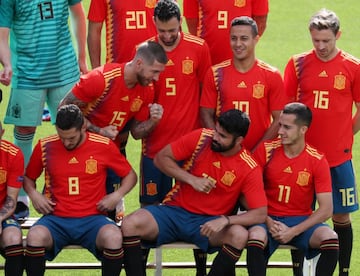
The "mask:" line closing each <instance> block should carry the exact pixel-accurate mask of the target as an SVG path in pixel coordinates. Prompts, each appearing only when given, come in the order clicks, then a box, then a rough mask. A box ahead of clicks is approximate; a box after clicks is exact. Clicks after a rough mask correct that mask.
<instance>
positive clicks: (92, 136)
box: [89, 132, 110, 145]
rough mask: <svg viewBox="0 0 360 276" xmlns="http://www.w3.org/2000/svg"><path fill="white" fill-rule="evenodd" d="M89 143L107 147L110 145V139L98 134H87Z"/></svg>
mask: <svg viewBox="0 0 360 276" xmlns="http://www.w3.org/2000/svg"><path fill="white" fill-rule="evenodd" d="M89 141H92V142H97V143H102V144H106V145H108V144H109V143H110V139H109V138H107V137H105V136H102V135H100V134H96V133H92V132H89Z"/></svg>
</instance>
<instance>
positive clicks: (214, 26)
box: [183, 0, 269, 64]
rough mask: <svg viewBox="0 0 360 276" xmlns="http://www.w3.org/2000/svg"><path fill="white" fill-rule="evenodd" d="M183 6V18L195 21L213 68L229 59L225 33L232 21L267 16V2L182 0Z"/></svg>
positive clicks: (227, 31) (229, 52)
mask: <svg viewBox="0 0 360 276" xmlns="http://www.w3.org/2000/svg"><path fill="white" fill-rule="evenodd" d="M183 3H184V16H185V17H186V18H198V19H199V24H198V30H197V35H198V36H199V37H201V38H203V39H205V41H206V42H207V43H208V44H209V48H210V52H211V60H212V63H213V64H217V63H219V62H222V61H224V60H226V59H229V58H231V57H232V55H233V54H232V50H231V47H230V38H229V33H230V27H231V21H232V20H233V19H234V18H235V17H238V16H242V15H244V16H249V17H253V16H255V15H257V16H261V15H267V14H268V12H269V3H268V0H246V1H244V0H242V1H239V0H233V1H214V0H183Z"/></svg>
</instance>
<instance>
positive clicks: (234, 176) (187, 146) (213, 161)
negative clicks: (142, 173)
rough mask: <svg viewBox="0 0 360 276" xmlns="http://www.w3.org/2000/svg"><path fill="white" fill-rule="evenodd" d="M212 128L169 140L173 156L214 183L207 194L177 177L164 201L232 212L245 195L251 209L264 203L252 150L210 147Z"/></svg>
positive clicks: (194, 208) (212, 212)
mask: <svg viewBox="0 0 360 276" xmlns="http://www.w3.org/2000/svg"><path fill="white" fill-rule="evenodd" d="M213 133H214V131H213V130H210V129H198V130H195V131H193V132H191V133H189V134H187V135H185V136H183V137H181V138H180V139H178V140H176V141H175V142H173V143H172V144H171V149H172V152H173V154H174V157H175V159H176V160H185V163H184V169H186V170H187V171H188V172H189V173H191V174H193V175H195V176H198V177H206V178H209V179H211V180H212V181H214V182H215V183H216V187H215V188H213V189H212V190H211V191H210V192H209V193H208V194H206V193H201V192H198V191H196V190H195V189H194V188H193V187H192V186H191V185H190V184H188V183H184V182H181V181H176V183H175V185H174V187H173V188H172V190H171V191H170V192H169V193H168V195H167V196H166V198H165V199H164V201H163V203H164V204H166V205H172V206H180V207H182V208H184V209H185V210H187V211H189V212H192V213H196V214H206V215H224V214H231V212H232V211H233V210H234V207H235V205H236V203H237V201H238V200H239V197H240V195H241V194H242V195H244V196H245V198H246V201H247V203H248V206H249V208H250V209H252V208H259V207H263V206H266V205H267V201H266V196H265V192H264V187H263V185H264V184H263V181H262V174H261V169H260V167H259V166H258V164H257V163H256V161H255V160H254V159H253V157H252V156H251V154H250V153H249V152H248V151H247V150H245V149H242V150H241V151H240V152H238V153H237V154H235V155H233V156H227V157H224V156H223V155H222V154H221V153H219V152H214V151H213V150H211V148H210V147H211V141H212V137H213Z"/></svg>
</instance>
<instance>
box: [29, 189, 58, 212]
mask: <svg viewBox="0 0 360 276" xmlns="http://www.w3.org/2000/svg"><path fill="white" fill-rule="evenodd" d="M30 198H31V202H32V204H33V206H34V208H35V210H36V211H37V212H38V213H40V214H43V215H47V214H50V213H52V212H53V211H54V206H55V205H56V203H54V202H52V201H51V200H50V199H48V198H46V197H45V196H44V195H43V194H41V193H39V192H37V191H36V192H34V193H32V195H31V197H30Z"/></svg>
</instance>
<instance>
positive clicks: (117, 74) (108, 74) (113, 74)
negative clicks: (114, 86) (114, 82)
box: [104, 67, 122, 79]
mask: <svg viewBox="0 0 360 276" xmlns="http://www.w3.org/2000/svg"><path fill="white" fill-rule="evenodd" d="M121 75H122V70H121V67H118V68H114V69H113V70H111V71H107V72H104V78H105V79H113V78H115V77H121Z"/></svg>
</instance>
